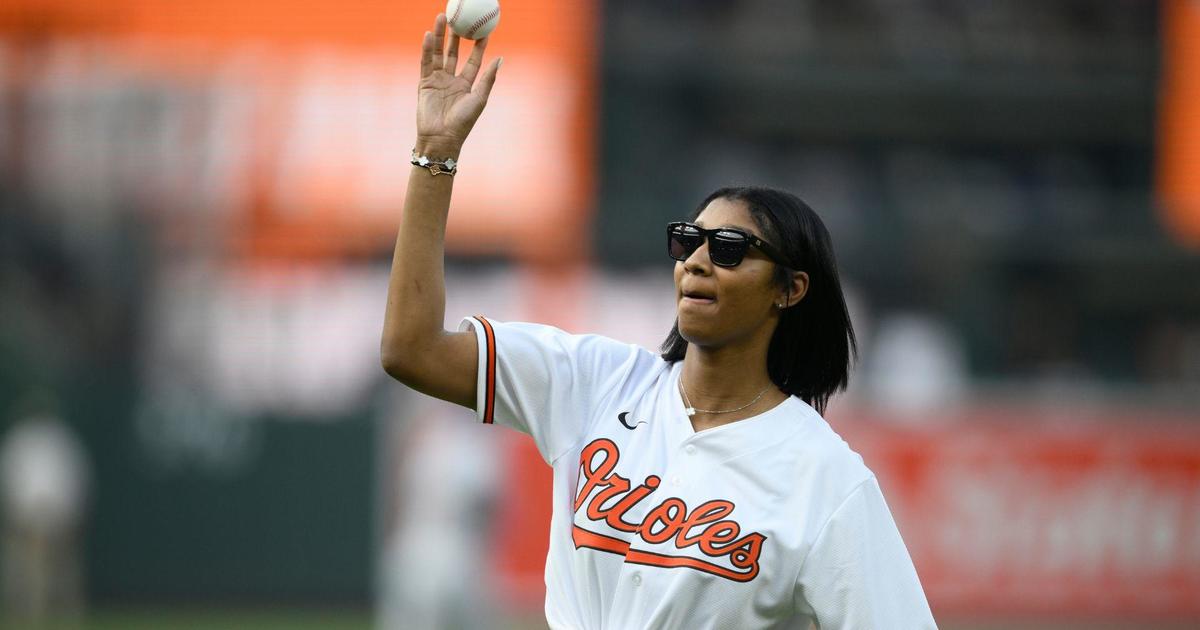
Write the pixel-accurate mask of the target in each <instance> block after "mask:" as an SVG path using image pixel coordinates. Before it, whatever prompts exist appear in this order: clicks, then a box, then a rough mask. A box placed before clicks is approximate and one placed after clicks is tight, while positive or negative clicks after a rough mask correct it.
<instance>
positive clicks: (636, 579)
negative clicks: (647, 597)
mask: <svg viewBox="0 0 1200 630" xmlns="http://www.w3.org/2000/svg"><path fill="white" fill-rule="evenodd" d="M633 585H634V586H641V585H642V576H640V575H634V576H633Z"/></svg>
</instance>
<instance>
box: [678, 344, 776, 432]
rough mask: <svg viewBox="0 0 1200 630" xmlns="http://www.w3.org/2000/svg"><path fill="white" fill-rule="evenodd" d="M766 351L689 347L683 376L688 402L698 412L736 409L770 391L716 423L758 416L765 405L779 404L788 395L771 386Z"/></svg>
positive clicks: (719, 415) (715, 418)
mask: <svg viewBox="0 0 1200 630" xmlns="http://www.w3.org/2000/svg"><path fill="white" fill-rule="evenodd" d="M765 351H766V349H765V348H751V347H744V346H743V347H730V346H726V347H723V348H716V349H712V348H702V347H699V346H696V345H695V344H692V345H689V346H688V351H687V354H686V355H685V356H684V358H683V370H682V372H681V375H680V379H681V380H682V382H683V387H684V390H685V391H686V392H687V398H688V402H690V403H691V405H692V406H693V407H695V408H696V409H709V410H723V409H733V408H736V407H740V406H742V405H745V404H746V403H749V402H750V401H752V400H754V398H755V397H756V396H758V395H759V394H761V393H762V392H763V390H767V393H766V395H764V396H763V397H762V398H761V399H760V400H759V401H757V402H756V403H755V404H754V405H751V406H750V407H748V408H746V409H745V410H742V411H739V412H734V413H730V414H728V415H726V414H712V419H713V420H725V421H732V420H737V419H740V418H745V417H749V416H752V415H756V414H757V413H759V412H761V411H762V409H761V407H763V405H764V404H766V405H767V408H770V407H773V406H774V405H776V404H778V403H779V402H780V400H782V399H783V398H784V397H785V395H784V394H783V392H780V391H779V390H778V389H777V388H775V387H774V385H773V384H772V383H771V377H770V375H769V374H768V373H767V362H766V358H765V356H764V355H765ZM772 390H773V391H772ZM698 415H700V416H703V415H705V414H702V413H701V414H698Z"/></svg>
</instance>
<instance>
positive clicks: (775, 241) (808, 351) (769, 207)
mask: <svg viewBox="0 0 1200 630" xmlns="http://www.w3.org/2000/svg"><path fill="white" fill-rule="evenodd" d="M714 199H730V200H737V201H742V202H744V203H745V204H746V206H747V207H748V208H749V209H750V216H751V217H753V219H754V223H755V225H757V226H758V229H759V230H761V231H762V234H761V236H762V238H763V239H765V240H766V241H768V242H770V243H771V244H772V245H774V246H775V248H776V249H778V250H779V251H780V252H781V253H782V254H783V256H785V257H786V260H787V262H788V266H789V267H791V269H789V268H787V267H784V266H783V265H778V264H777V265H776V270H775V280H776V281H777V282H779V283H780V286H781V287H782V286H787V284H788V278H789V276H790V272H791V271H792V270H793V269H794V270H798V271H804V272H807V273H808V292H807V293H806V294H805V295H804V299H802V300H800V302H798V303H797V304H796V305H795V306H793V307H791V308H787V309H784V311H783V314H782V315H781V316H780V319H779V325H778V327H777V328H776V329H775V333H774V335H773V336H772V337H771V344H770V346H769V348H768V350H767V373H768V374H769V375H770V377H771V381H772V382H774V383H775V385H776V386H778V387H779V389H781V390H783V392H784V393H786V394H788V395H789V396H799V397H800V398H801V399H802V400H804V402H806V403H808V404H809V405H812V407H813V408H814V409H816V410H817V412H818V413H821V414H824V413H825V406H826V404H827V403H828V402H829V397H830V396H832V395H833V394H834V393H836V392H838V391H840V390H843V389H845V388H846V384H847V383H849V381H850V364H851V362H852V361H853V360H854V359H855V358H857V356H858V344H857V343H856V342H855V338H854V327H853V326H852V325H851V324H850V312H849V310H848V309H847V308H846V298H845V297H844V296H843V295H842V284H841V282H840V281H839V280H838V272H837V261H836V260H835V259H834V257H833V242H832V240H831V239H830V238H829V232H828V230H826V229H825V224H824V223H822V222H821V218H820V217H818V216H817V213H816V212H813V209H812V208H810V207H808V204H806V203H804V201H802V200H801V199H800V198H799V197H797V196H795V195H793V194H791V193H789V192H785V191H782V190H775V189H772V188H760V187H734V188H721V189H719V190H717V191H715V192H713V193H712V194H710V195H709V196H708V197H706V198H705V199H704V201H702V202H701V203H700V205H699V206H697V207H696V210H695V211H694V212H692V217H691V218H692V219H695V218H696V217H697V216H699V215H700V213H701V212H702V211H703V210H704V208H706V207H707V206H708V204H709V203H711V202H712V201H713V200H714ZM687 347H688V342H687V340H685V339H684V338H683V336H682V335H680V334H679V320H676V321H675V324H674V326H672V327H671V332H670V334H669V335H667V339H666V341H664V342H663V345H662V358H663V359H665V360H666V361H671V362H674V361H678V360H680V359H682V358H683V355H684V354H686V353H687Z"/></svg>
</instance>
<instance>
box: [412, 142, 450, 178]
mask: <svg viewBox="0 0 1200 630" xmlns="http://www.w3.org/2000/svg"><path fill="white" fill-rule="evenodd" d="M412 164H413V166H422V167H424V168H427V169H429V172H430V173H433V175H434V176H435V177H436V176H438V175H449V176H451V177H454V174H455V173H457V172H458V162H456V161H455V160H454V158H446V159H444V160H435V159H433V158H431V157H429V156H428V155H417V150H416V148H414V149H413V151H412Z"/></svg>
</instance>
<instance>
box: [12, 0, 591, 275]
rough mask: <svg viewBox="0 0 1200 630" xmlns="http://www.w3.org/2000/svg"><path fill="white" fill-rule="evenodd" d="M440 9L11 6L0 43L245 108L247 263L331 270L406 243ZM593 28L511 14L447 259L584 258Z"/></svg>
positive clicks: (87, 70)
mask: <svg viewBox="0 0 1200 630" xmlns="http://www.w3.org/2000/svg"><path fill="white" fill-rule="evenodd" d="M444 8H445V4H444V3H443V2H439V1H436V0H435V1H429V2H426V1H421V2H410V1H399V0H394V1H391V2H383V1H380V0H338V1H335V0H264V1H260V2H245V1H244V0H242V1H238V2H234V1H233V0H205V1H203V2H177V1H173V0H111V1H105V2H88V1H81V0H9V2H5V3H3V4H2V5H0V43H3V40H4V39H7V40H8V41H9V43H10V44H12V43H15V44H16V50H17V55H18V56H20V54H21V52H22V50H23V49H26V50H32V49H33V48H41V49H49V50H51V51H52V52H53V51H54V50H55V49H54V45H55V42H62V41H68V42H73V43H79V42H82V43H83V44H82V46H74V47H72V48H70V50H71V51H73V52H71V53H69V54H73V55H75V56H74V57H73V58H71V59H70V60H69V61H70V64H68V65H71V67H72V68H75V69H76V72H77V73H78V74H79V75H81V76H87V75H90V74H91V69H92V65H91V64H96V65H101V66H103V67H104V68H110V67H112V66H113V65H114V63H116V64H123V67H125V68H128V69H132V70H133V71H135V72H139V73H144V74H151V75H154V76H155V77H156V79H157V80H159V81H166V82H170V81H174V82H175V83H176V84H177V85H178V86H179V92H180V93H181V94H188V93H192V92H194V91H195V86H196V85H197V84H201V85H208V86H210V88H211V89H212V90H213V91H214V93H215V95H216V96H218V97H220V98H226V100H229V99H228V96H229V95H230V94H233V98H235V99H242V100H243V101H245V102H247V103H248V105H245V106H241V105H239V106H241V107H244V109H245V110H246V111H239V112H235V115H234V116H233V117H232V118H231V117H226V118H224V119H222V120H223V122H222V123H220V124H230V122H229V121H230V120H232V121H233V123H232V124H234V125H235V127H234V128H233V129H232V130H231V131H230V134H231V135H232V136H235V137H236V140H235V142H236V143H237V149H236V152H235V153H234V154H233V157H232V158H229V159H230V160H233V161H234V162H236V164H235V165H234V167H233V168H235V169H236V170H238V172H239V173H240V174H241V175H243V176H244V177H242V178H241V180H239V181H237V182H236V183H237V185H238V186H239V187H240V188H239V189H238V190H237V191H235V192H234V193H232V194H230V195H229V197H230V198H233V199H236V200H237V202H238V206H237V207H234V208H231V209H229V211H228V214H230V215H231V216H232V217H233V224H232V225H233V229H232V230H231V233H232V234H233V237H234V239H235V243H234V250H235V251H237V252H240V253H241V254H242V255H246V256H249V257H251V258H268V259H270V258H280V257H282V258H293V259H294V258H313V257H317V258H325V257H329V256H335V257H336V256H341V255H355V254H360V253H371V252H378V251H380V250H381V249H382V250H384V251H386V249H387V248H388V244H389V243H390V242H391V241H392V240H394V238H395V229H396V226H397V224H398V218H399V211H400V207H401V205H402V203H403V196H404V190H405V187H406V183H407V177H408V172H409V165H408V157H409V150H410V149H411V143H412V141H413V139H414V138H413V136H414V135H415V122H414V121H413V118H414V115H415V103H416V99H415V86H416V80H417V73H416V72H417V60H418V52H419V49H420V41H421V36H422V33H423V32H424V31H425V30H428V29H430V28H432V23H433V18H434V16H435V15H436V14H437V13H438V12H439V11H441V10H443V9H444ZM597 30H598V29H597V27H596V6H595V4H594V2H591V1H584V2H571V3H554V4H551V3H549V2H546V1H544V0H542V1H536V0H504V1H503V2H502V13H501V18H500V25H499V27H498V28H497V30H496V31H495V33H494V34H493V36H492V41H491V42H490V44H489V48H488V53H487V54H488V57H495V56H503V57H505V62H506V63H505V65H504V69H503V70H502V71H501V73H500V76H499V79H498V81H497V84H496V88H495V90H494V91H493V93H492V98H491V102H490V104H489V108H488V110H487V111H486V112H485V113H484V115H483V117H482V118H481V120H480V122H479V123H478V125H477V126H476V129H475V132H474V133H473V135H472V138H471V140H470V141H469V142H468V144H467V146H466V148H465V149H464V152H463V156H462V160H461V163H462V167H461V170H460V174H459V175H458V176H457V180H456V186H455V188H456V191H455V198H454V205H453V207H452V211H451V216H450V225H449V229H448V234H447V247H448V248H449V249H450V250H451V251H454V252H459V253H475V254H496V255H504V256H512V257H515V258H517V259H520V260H525V261H532V262H539V263H554V264H559V263H574V262H579V261H581V260H586V259H587V257H588V254H589V252H588V248H587V246H586V243H588V242H590V239H587V238H584V237H583V232H584V230H585V229H586V227H587V225H588V224H589V221H590V217H591V214H592V203H593V201H592V200H593V198H594V190H593V188H594V175H593V173H594V170H595V168H594V159H595V158H594V154H595V138H594V136H595V126H596V125H595V117H596V113H595V111H596V99H595V94H596V87H595V83H596V70H595V66H596V59H595V57H596V55H595V51H596V48H597V46H596V38H597ZM31 47H33V48H31ZM60 56H61V54H60ZM26 57H27V58H33V57H34V55H26ZM39 59H40V58H39ZM32 71H33V72H36V71H37V69H36V68H33V69H32ZM206 81H207V84H206V83H205V82H206ZM222 82H223V83H222ZM231 88H232V89H231ZM218 90H224V91H220V92H218ZM217 107H224V105H218V106H217ZM247 112H248V113H247ZM227 113H228V112H223V113H222V114H221V115H225V114H227ZM214 117H216V115H214ZM207 124H213V125H215V124H218V123H215V122H210V123H207ZM236 125H240V127H238V126H236ZM186 150H188V148H187V147H181V151H186ZM186 176H187V174H186V173H183V174H180V175H178V176H177V177H186ZM167 203H169V196H168V201H167Z"/></svg>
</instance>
